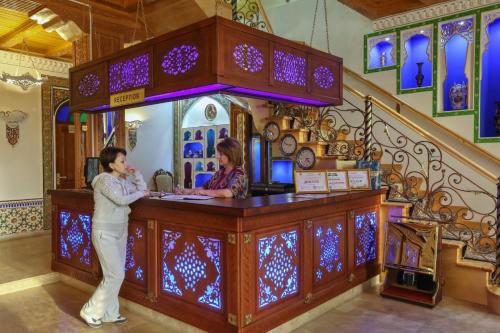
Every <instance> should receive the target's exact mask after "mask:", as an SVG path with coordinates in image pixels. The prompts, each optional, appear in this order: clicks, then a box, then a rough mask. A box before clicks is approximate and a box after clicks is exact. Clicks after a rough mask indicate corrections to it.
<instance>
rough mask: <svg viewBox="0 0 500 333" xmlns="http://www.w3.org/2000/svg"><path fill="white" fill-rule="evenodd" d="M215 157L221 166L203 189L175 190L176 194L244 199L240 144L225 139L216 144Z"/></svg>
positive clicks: (244, 181) (244, 190)
mask: <svg viewBox="0 0 500 333" xmlns="http://www.w3.org/2000/svg"><path fill="white" fill-rule="evenodd" d="M216 149H217V153H216V154H215V157H216V158H217V160H218V161H219V165H221V166H222V168H221V169H220V170H218V171H217V172H216V173H215V174H214V175H213V176H212V178H210V180H209V181H208V182H207V183H206V184H205V185H203V188H195V189H177V190H176V193H177V194H199V195H208V196H212V197H219V198H235V199H244V198H245V197H246V196H247V191H248V179H247V176H246V174H245V170H244V169H243V168H242V167H241V165H242V164H243V156H242V155H243V152H242V149H241V144H240V143H239V142H238V140H236V139H233V138H226V139H224V141H221V142H219V143H218V144H217V148H216Z"/></svg>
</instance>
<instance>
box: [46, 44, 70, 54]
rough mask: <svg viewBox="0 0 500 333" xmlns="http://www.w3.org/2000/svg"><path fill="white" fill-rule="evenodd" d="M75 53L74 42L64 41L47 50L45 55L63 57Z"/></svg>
mask: <svg viewBox="0 0 500 333" xmlns="http://www.w3.org/2000/svg"><path fill="white" fill-rule="evenodd" d="M72 54H73V44H72V43H62V44H60V45H58V46H56V47H54V48H52V49H50V50H48V51H47V52H45V54H44V57H46V58H61V57H64V56H69V58H71V56H72Z"/></svg>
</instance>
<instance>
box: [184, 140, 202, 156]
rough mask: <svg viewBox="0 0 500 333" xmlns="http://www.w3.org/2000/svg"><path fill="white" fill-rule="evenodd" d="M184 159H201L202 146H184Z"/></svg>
mask: <svg viewBox="0 0 500 333" xmlns="http://www.w3.org/2000/svg"><path fill="white" fill-rule="evenodd" d="M184 158H203V145H202V144H201V143H200V142H190V143H186V144H184Z"/></svg>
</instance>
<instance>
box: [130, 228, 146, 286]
mask: <svg viewBox="0 0 500 333" xmlns="http://www.w3.org/2000/svg"><path fill="white" fill-rule="evenodd" d="M141 239H142V229H141V228H140V227H136V229H135V232H134V233H133V234H132V235H129V236H128V239H127V253H126V254H127V255H126V260H125V273H127V272H129V271H130V270H132V271H134V274H133V276H134V277H135V279H136V280H137V281H140V282H142V281H144V271H143V269H142V267H141V266H140V265H137V263H136V259H135V255H134V248H135V242H136V240H137V241H140V240H141Z"/></svg>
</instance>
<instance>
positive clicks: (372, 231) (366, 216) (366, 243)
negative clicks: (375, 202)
mask: <svg viewBox="0 0 500 333" xmlns="http://www.w3.org/2000/svg"><path fill="white" fill-rule="evenodd" d="M354 227H355V230H354V231H355V237H356V248H355V252H356V253H355V264H356V266H361V265H363V264H366V263H368V262H370V261H373V260H375V258H376V257H377V213H376V212H369V213H363V214H360V215H356V216H355V218H354Z"/></svg>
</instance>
